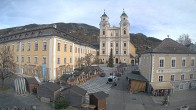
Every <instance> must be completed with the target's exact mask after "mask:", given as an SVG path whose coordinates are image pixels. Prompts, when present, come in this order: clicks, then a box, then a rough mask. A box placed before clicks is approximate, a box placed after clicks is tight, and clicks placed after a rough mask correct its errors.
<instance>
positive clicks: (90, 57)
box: [80, 53, 94, 66]
mask: <svg viewBox="0 0 196 110" xmlns="http://www.w3.org/2000/svg"><path fill="white" fill-rule="evenodd" d="M93 61H94V55H93V54H92V53H89V54H86V56H85V57H84V58H81V61H80V62H81V63H83V64H85V66H90V65H91V64H92V63H93Z"/></svg>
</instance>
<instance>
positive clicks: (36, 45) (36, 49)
mask: <svg viewBox="0 0 196 110" xmlns="http://www.w3.org/2000/svg"><path fill="white" fill-rule="evenodd" d="M34 48H35V51H38V42H37V41H35V47H34Z"/></svg>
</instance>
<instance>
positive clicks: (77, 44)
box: [0, 25, 96, 80]
mask: <svg viewBox="0 0 196 110" xmlns="http://www.w3.org/2000/svg"><path fill="white" fill-rule="evenodd" d="M0 45H1V46H3V45H6V46H8V47H9V48H10V49H11V50H12V51H13V55H14V57H15V60H14V61H15V62H16V64H18V67H17V68H18V71H17V72H18V73H22V74H25V75H30V76H38V77H39V78H41V79H44V78H45V79H48V80H56V79H57V78H59V77H60V76H61V75H62V74H63V73H65V72H66V71H73V70H74V68H77V67H79V66H80V65H81V62H80V60H81V58H84V57H85V55H86V54H89V53H92V54H93V55H95V54H96V49H95V48H94V47H93V46H92V45H90V44H87V43H85V42H84V41H81V40H79V39H77V38H76V37H74V36H71V35H69V34H66V33H64V32H63V31H61V30H58V29H57V28H56V25H48V26H42V27H38V28H34V29H30V30H25V31H20V32H15V33H12V34H8V35H4V36H1V37H0Z"/></svg>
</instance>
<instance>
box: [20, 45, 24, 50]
mask: <svg viewBox="0 0 196 110" xmlns="http://www.w3.org/2000/svg"><path fill="white" fill-rule="evenodd" d="M21 50H22V51H24V43H22V44H21Z"/></svg>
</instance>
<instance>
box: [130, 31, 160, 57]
mask: <svg viewBox="0 0 196 110" xmlns="http://www.w3.org/2000/svg"><path fill="white" fill-rule="evenodd" d="M130 42H131V43H133V45H134V46H135V48H136V49H137V51H136V52H137V53H141V52H143V51H145V50H148V49H150V48H155V47H156V46H157V45H159V44H160V43H161V40H159V39H156V38H154V37H147V36H146V35H144V34H142V33H137V34H132V33H131V34H130Z"/></svg>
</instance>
